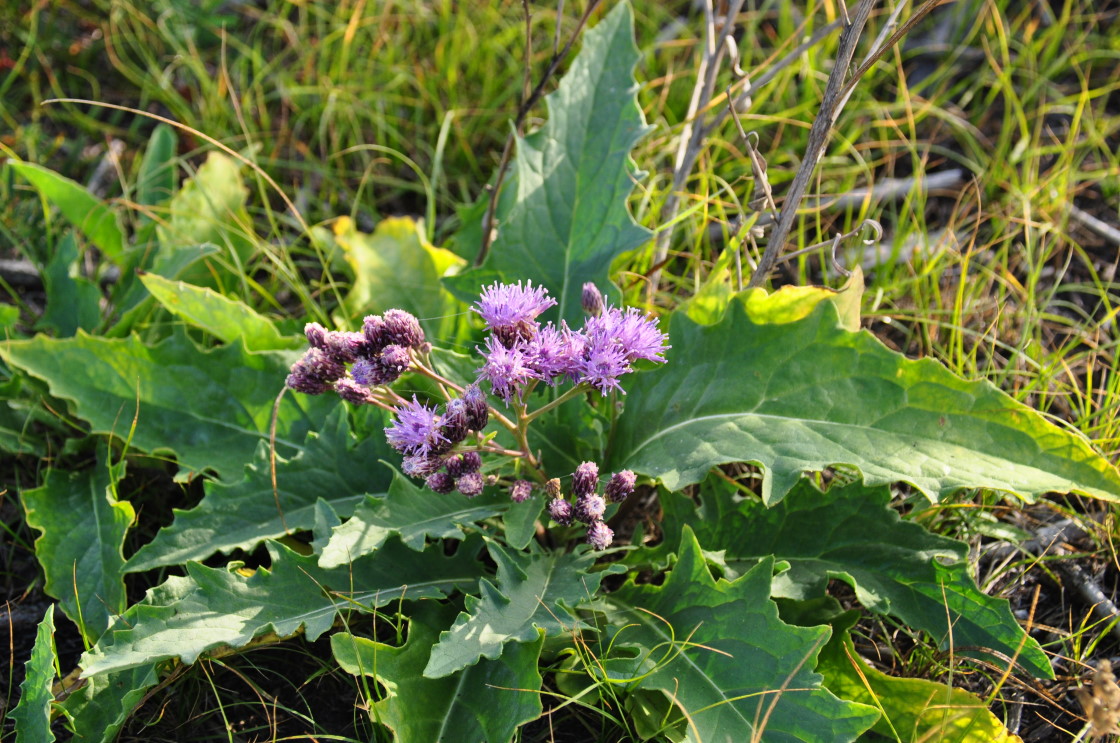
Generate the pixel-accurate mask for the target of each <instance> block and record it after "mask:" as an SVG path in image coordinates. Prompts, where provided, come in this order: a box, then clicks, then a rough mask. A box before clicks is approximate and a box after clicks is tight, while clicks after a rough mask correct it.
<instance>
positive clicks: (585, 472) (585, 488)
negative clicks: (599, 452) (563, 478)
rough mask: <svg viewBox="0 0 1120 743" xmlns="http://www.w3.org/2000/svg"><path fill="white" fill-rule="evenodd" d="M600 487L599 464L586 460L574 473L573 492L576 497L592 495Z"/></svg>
mask: <svg viewBox="0 0 1120 743" xmlns="http://www.w3.org/2000/svg"><path fill="white" fill-rule="evenodd" d="M598 488H599V465H597V464H595V463H594V462H584V463H582V464H581V465H580V466H579V467H576V471H575V472H574V473H572V492H573V493H575V494H576V497H577V498H578V497H580V496H584V495H591V494H592V493H594V492H595V491H596V490H597V489H598Z"/></svg>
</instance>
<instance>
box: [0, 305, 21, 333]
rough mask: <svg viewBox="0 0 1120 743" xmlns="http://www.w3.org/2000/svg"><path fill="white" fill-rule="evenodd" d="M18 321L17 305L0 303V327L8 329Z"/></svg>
mask: <svg viewBox="0 0 1120 743" xmlns="http://www.w3.org/2000/svg"><path fill="white" fill-rule="evenodd" d="M17 322H19V307H16V306H15V305H14V304H0V328H2V329H4V330H9V329H10V328H14V327H15V324H16V323H17Z"/></svg>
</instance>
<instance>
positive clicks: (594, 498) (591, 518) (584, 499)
mask: <svg viewBox="0 0 1120 743" xmlns="http://www.w3.org/2000/svg"><path fill="white" fill-rule="evenodd" d="M606 510H607V502H606V501H605V500H603V497H602V496H601V495H596V494H595V493H591V494H590V495H581V496H580V497H579V498H577V499H576V505H575V508H573V509H572V516H574V517H575V520H576V521H582V522H583V523H585V524H590V523H593V522H595V521H600V520H602V518H603V514H604V513H606Z"/></svg>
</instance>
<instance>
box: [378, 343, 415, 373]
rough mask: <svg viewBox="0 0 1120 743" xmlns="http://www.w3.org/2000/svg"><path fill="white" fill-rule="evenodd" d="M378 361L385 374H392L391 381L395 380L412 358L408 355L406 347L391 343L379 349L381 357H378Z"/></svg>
mask: <svg viewBox="0 0 1120 743" xmlns="http://www.w3.org/2000/svg"><path fill="white" fill-rule="evenodd" d="M378 360H379V361H380V363H381V368H382V369H384V370H385V372H386V373H387V374H392V375H393V379H396V378H397V377H399V376H400V375H401V374H402V373H403V372H404V370H405V369H407V368H408V365H409V364H411V363H412V356H410V355H409V353H408V348H407V347H405V346H398V345H397V344H395V343H392V344H389V345H388V346H385V348H383V349H381V356H379V357H378Z"/></svg>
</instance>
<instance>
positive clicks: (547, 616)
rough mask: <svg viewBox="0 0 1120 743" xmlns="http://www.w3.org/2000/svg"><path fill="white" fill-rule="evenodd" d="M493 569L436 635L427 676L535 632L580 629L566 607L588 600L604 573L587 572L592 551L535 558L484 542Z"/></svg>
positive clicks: (451, 670) (494, 653) (490, 654)
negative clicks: (451, 621)
mask: <svg viewBox="0 0 1120 743" xmlns="http://www.w3.org/2000/svg"><path fill="white" fill-rule="evenodd" d="M487 548H488V549H489V551H490V557H491V558H493V560H494V562H495V563H497V565H498V574H497V578H496V585H495V583H491V582H490V581H489V580H487V579H485V578H484V579H482V580H480V581H479V591H480V595H481V598H480V597H479V596H467V599H466V601H467V606H466V611H464V612H462V613H460V614H459V616H458V618H457V619H456V620H455V624H453V625H452V626H451V629H449V630H448V631H446V632H443V633H442V634H440V636H439V642H438V643H437V644H436V646H435V647H433V648H432V656H431V658H430V659H429V661H428V665H427V666H426V667H425V668H424V675H425V676H426V677H428V678H440V677H441V676H448V675H450V674H452V673H455V672H456V671H460V670H462V669H464V668H466V667H467V666H470V665H473V664H474V663H477V662H478V661H479V659H481V658H489V659H491V660H493V659H495V658H497V657H499V656H500V655H501V654H502V649H503V648H504V647H505V646H506V644H507V643H510V642H532V641H535V640H536V639H537V630H538V629H540V630H544V632H545V635H546V636H552V635H559V634H562V633H564V632H568V631H571V630H572V629H573V628H577V627H581V626H583V623H582V622H581V621H580V620H578V619H577V618H576V617H575V616H574V615H573V614H572V607H575V606H576V605H578V604H580V603H583V602H585V601H589V600H590V599H591V598H592V597H593V596H594V595H595V592H596V591H597V590H598V588H599V581H600V580H601V579H602V577H603V575H604V573H602V572H599V573H588V572H587V571H588V568H590V567H591V565H592V563H593V562H594V561H595V555H594V553H592V552H589V551H587V550H583V551H581V552H571V553H567V554H564V553H559V552H549V553H547V554H541V553H540V552H537V551H532V552H529V553H524V552H510V551H508V550H506V549H503V548H502V547H501V546H500V545H499V544H498V543H497V542H488V543H487Z"/></svg>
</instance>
